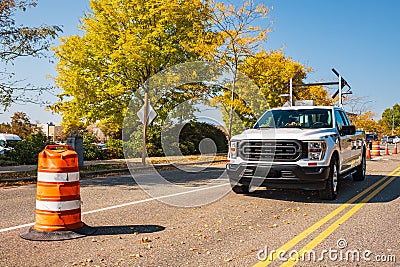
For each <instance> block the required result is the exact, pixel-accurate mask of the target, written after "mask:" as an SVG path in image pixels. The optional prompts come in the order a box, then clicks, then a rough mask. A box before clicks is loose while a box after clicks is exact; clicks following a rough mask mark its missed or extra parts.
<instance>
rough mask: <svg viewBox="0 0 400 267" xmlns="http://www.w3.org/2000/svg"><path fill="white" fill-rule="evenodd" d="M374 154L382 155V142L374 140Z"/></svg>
mask: <svg viewBox="0 0 400 267" xmlns="http://www.w3.org/2000/svg"><path fill="white" fill-rule="evenodd" d="M371 154H372V156H380V155H381V142H379V141H374V142H372V152H371Z"/></svg>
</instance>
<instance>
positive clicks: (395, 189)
mask: <svg viewBox="0 0 400 267" xmlns="http://www.w3.org/2000/svg"><path fill="white" fill-rule="evenodd" d="M384 177H385V176H381V175H368V176H367V177H366V179H365V180H364V181H360V182H354V181H353V180H352V179H351V178H349V177H346V178H343V179H341V180H340V181H339V188H338V197H337V199H336V200H331V201H329V200H320V199H319V197H318V192H316V191H305V190H286V189H276V190H274V189H269V190H268V189H267V190H265V189H263V188H260V189H257V190H256V191H254V192H253V193H250V194H247V196H250V197H259V198H267V199H275V200H284V201H293V202H303V203H327V204H343V203H346V202H347V201H349V200H350V199H351V198H353V197H354V196H356V195H357V194H359V193H360V192H362V191H364V190H365V189H367V188H368V187H369V186H371V185H373V184H374V183H375V182H377V181H379V180H380V181H381V182H380V183H379V185H377V186H375V187H374V188H373V189H371V190H369V191H368V192H366V193H365V194H364V195H362V196H361V197H360V198H359V199H358V200H356V202H355V203H358V202H362V199H364V198H365V197H366V196H368V195H369V194H371V193H372V192H373V191H374V190H375V189H376V188H378V187H379V186H380V185H381V184H383V183H384V182H385V181H387V180H389V179H390V177H389V178H385V179H384V180H381V179H382V178H384ZM399 197H400V177H398V178H396V179H394V180H393V181H392V182H391V183H390V184H388V185H387V186H386V187H385V188H384V189H383V190H382V191H380V192H379V193H378V194H377V195H376V196H374V197H373V198H372V199H371V200H369V201H368V203H386V202H390V201H393V200H395V199H397V198H399Z"/></svg>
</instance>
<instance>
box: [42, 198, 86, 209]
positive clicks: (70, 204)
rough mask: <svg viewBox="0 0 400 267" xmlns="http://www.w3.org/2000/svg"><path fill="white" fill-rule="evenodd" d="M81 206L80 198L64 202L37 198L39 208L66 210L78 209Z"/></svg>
mask: <svg viewBox="0 0 400 267" xmlns="http://www.w3.org/2000/svg"><path fill="white" fill-rule="evenodd" d="M80 208H81V201H80V200H71V201H63V202H57V201H41V200H36V209H37V210H48V211H64V210H76V209H80Z"/></svg>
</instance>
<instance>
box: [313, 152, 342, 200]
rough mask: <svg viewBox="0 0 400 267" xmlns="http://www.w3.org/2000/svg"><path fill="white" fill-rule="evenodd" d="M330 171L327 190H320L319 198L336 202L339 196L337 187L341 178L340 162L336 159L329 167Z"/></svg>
mask: <svg viewBox="0 0 400 267" xmlns="http://www.w3.org/2000/svg"><path fill="white" fill-rule="evenodd" d="M329 167H330V171H329V176H328V180H327V181H326V187H325V189H322V190H319V192H318V193H319V198H320V199H326V200H334V199H335V198H336V196H337V186H338V180H339V179H338V178H339V162H338V160H337V159H336V158H335V157H334V158H332V160H331V163H330V165H329Z"/></svg>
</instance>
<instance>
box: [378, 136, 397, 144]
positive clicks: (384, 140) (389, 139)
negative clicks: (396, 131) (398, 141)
mask: <svg viewBox="0 0 400 267" xmlns="http://www.w3.org/2000/svg"><path fill="white" fill-rule="evenodd" d="M395 138H396V136H394V135H388V136H384V137H383V138H382V140H381V143H382V144H386V143H388V144H394V142H393V141H394V139H395Z"/></svg>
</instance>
